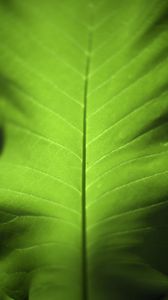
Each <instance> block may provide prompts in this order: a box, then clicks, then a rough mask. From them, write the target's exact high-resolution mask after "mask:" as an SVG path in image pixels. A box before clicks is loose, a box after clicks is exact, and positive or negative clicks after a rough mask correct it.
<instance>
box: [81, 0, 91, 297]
mask: <svg viewBox="0 0 168 300" xmlns="http://www.w3.org/2000/svg"><path fill="white" fill-rule="evenodd" d="M92 11H93V4H92V3H91V2H90V4H89V14H90V16H89V17H90V22H89V23H90V24H89V28H88V47H87V55H86V68H85V81H84V109H83V155H82V279H83V280H82V283H83V288H82V299H83V300H88V272H87V271H88V268H87V265H88V262H87V232H86V225H87V224H86V223H87V220H86V217H87V216H86V158H87V152H86V134H87V100H88V99H87V98H88V85H89V74H90V66H91V53H92V42H93V30H92V27H93V12H92Z"/></svg>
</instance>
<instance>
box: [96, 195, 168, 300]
mask: <svg viewBox="0 0 168 300" xmlns="http://www.w3.org/2000/svg"><path fill="white" fill-rule="evenodd" d="M158 193H159V192H158ZM167 199H168V196H167V198H166V197H165V198H164V200H163V199H160V198H159V196H158V203H159V202H161V201H165V204H162V205H158V206H156V207H153V208H151V209H150V210H149V209H148V210H147V211H146V213H145V214H144V216H143V217H142V220H141V221H142V223H143V224H144V226H145V227H150V228H151V230H149V231H146V232H144V231H140V232H136V233H128V236H129V238H130V239H131V240H133V241H134V240H139V241H141V242H139V243H138V244H137V245H132V246H131V245H128V244H126V243H125V247H124V246H123V243H124V235H123V236H122V237H121V245H117V249H116V247H115V240H114V247H113V246H112V247H111V249H110V250H111V252H110V254H109V255H108V256H106V254H105V253H106V252H107V251H106V249H107V246H106V245H101V242H100V245H99V248H100V247H101V248H102V251H101V252H99V253H98V251H97V253H96V254H95V255H94V256H93V257H92V264H93V265H94V268H93V270H92V274H91V278H93V280H92V288H93V290H95V291H97V295H100V300H104V299H106V300H111V299H113V298H114V299H116V300H123V299H124V300H135V299H136V300H164V299H167V298H166V297H168V280H167V279H168V243H167V237H168V226H167V220H168V203H167ZM121 222H122V220H121ZM107 230H109V228H107ZM125 230H126V229H125ZM122 239H123V240H122ZM103 249H104V252H105V253H103ZM135 258H137V259H135ZM162 276H163V278H164V280H163V278H162ZM161 278H162V279H161ZM166 278H167V279H166Z"/></svg>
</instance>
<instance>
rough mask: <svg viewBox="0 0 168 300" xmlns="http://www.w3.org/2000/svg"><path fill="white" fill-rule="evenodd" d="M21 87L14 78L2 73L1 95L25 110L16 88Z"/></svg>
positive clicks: (21, 109) (8, 101) (0, 76)
mask: <svg viewBox="0 0 168 300" xmlns="http://www.w3.org/2000/svg"><path fill="white" fill-rule="evenodd" d="M17 89H18V90H19V89H21V87H20V86H19V85H18V84H17V83H16V82H15V81H14V80H12V79H10V78H8V77H6V76H5V75H3V74H2V73H0V97H3V98H4V99H5V100H6V101H7V103H9V104H11V105H12V106H14V107H16V108H17V109H19V110H20V111H21V112H24V106H23V103H22V102H21V101H20V99H18V97H17V95H16V90H17Z"/></svg>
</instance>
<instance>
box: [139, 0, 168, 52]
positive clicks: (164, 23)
mask: <svg viewBox="0 0 168 300" xmlns="http://www.w3.org/2000/svg"><path fill="white" fill-rule="evenodd" d="M156 9H157V8H156ZM167 28H168V3H163V7H162V9H161V11H160V14H159V15H158V17H157V18H156V19H155V20H153V23H152V24H150V26H149V27H148V28H147V30H146V31H145V32H144V33H143V34H142V35H141V36H140V37H139V39H138V41H137V43H136V47H138V48H139V49H141V48H143V47H145V45H146V44H149V43H151V42H152V40H154V39H156V38H157V36H158V35H159V34H160V33H161V32H163V31H164V30H167Z"/></svg>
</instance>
